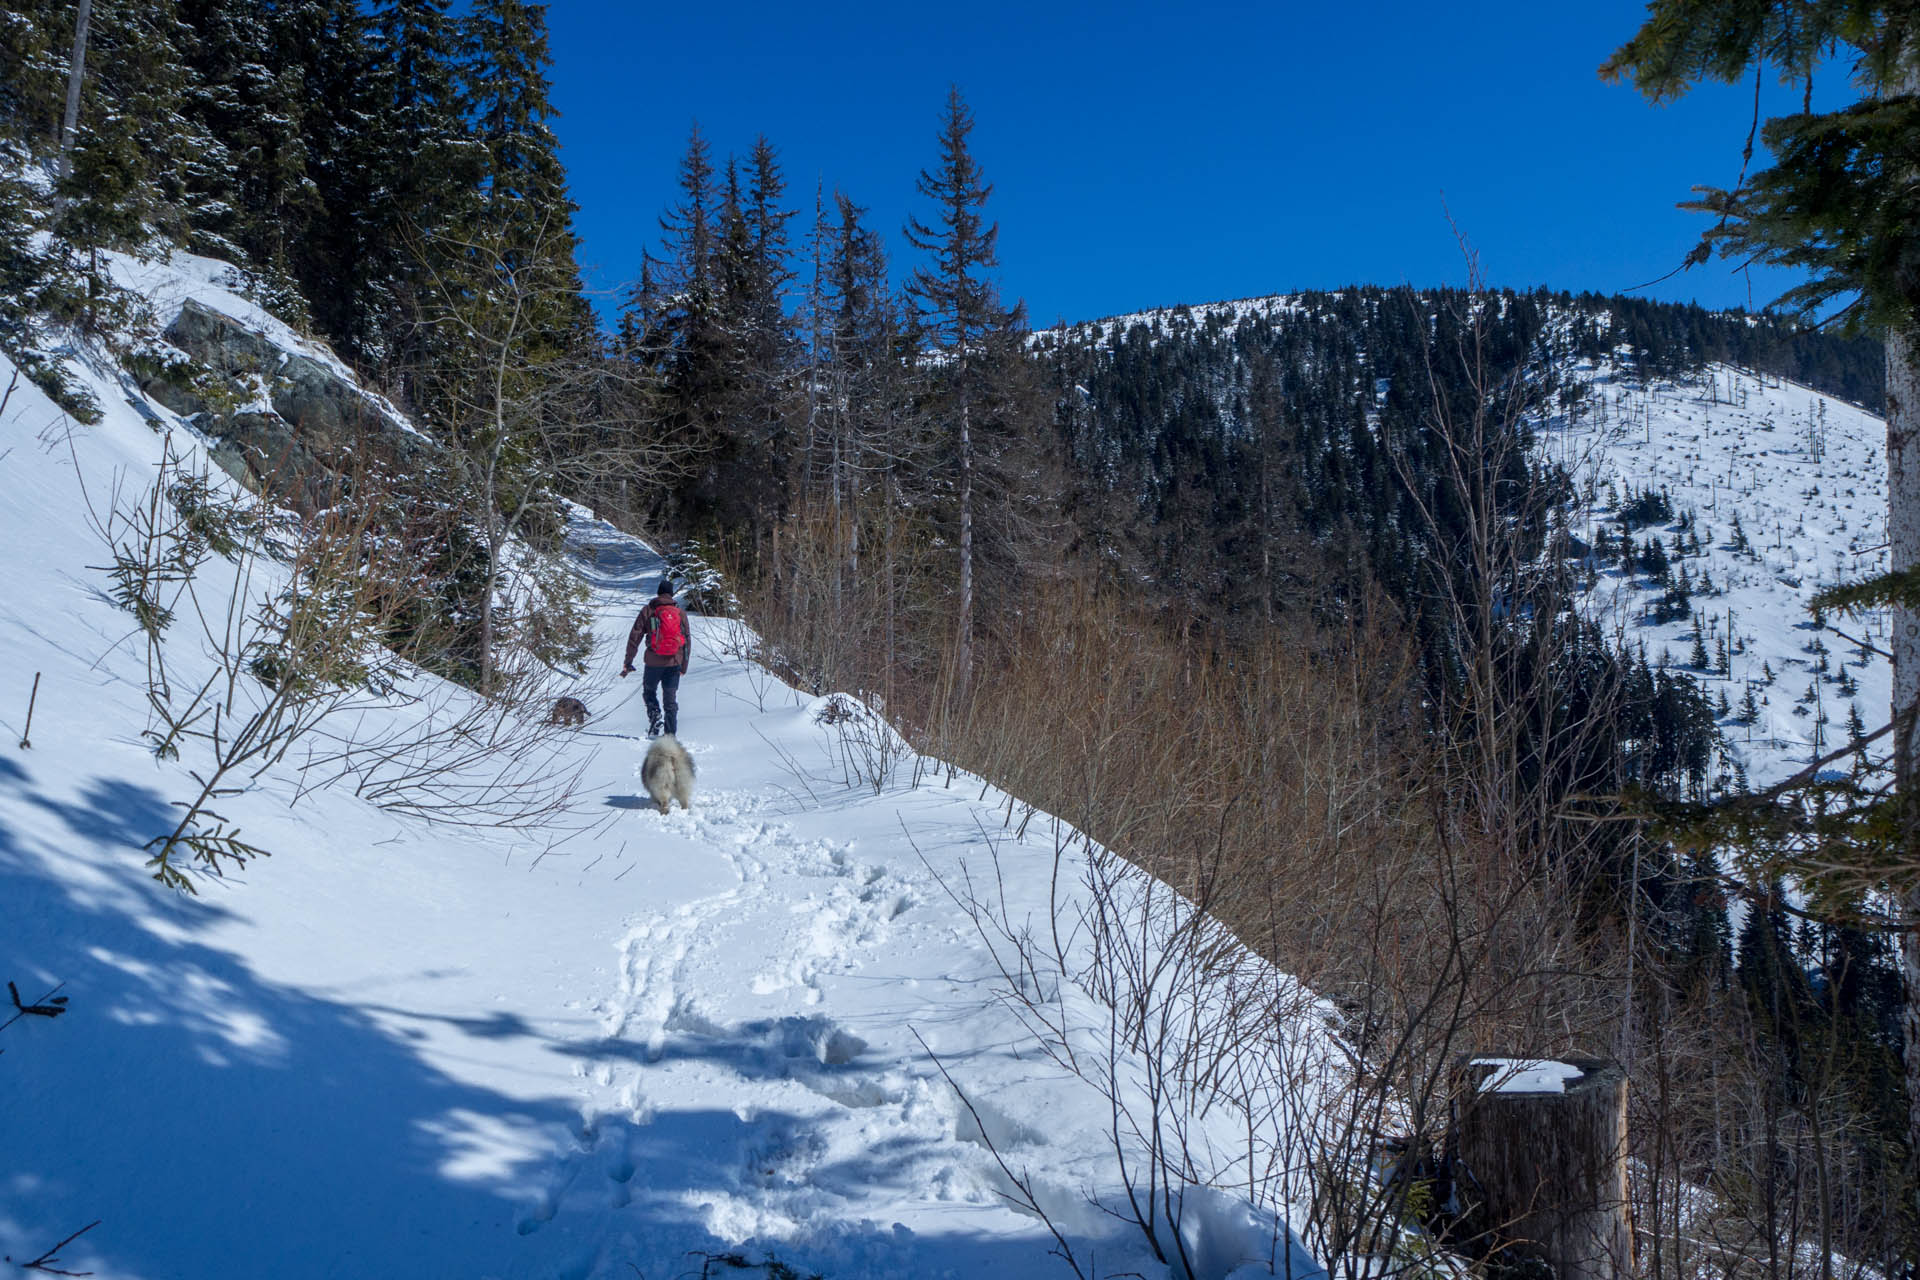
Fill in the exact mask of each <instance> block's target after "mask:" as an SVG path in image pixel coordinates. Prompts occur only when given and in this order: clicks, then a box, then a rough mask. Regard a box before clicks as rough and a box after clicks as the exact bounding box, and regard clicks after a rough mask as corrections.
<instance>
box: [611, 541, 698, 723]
mask: <svg viewBox="0 0 1920 1280" xmlns="http://www.w3.org/2000/svg"><path fill="white" fill-rule="evenodd" d="M642 640H644V641H646V645H647V653H646V657H645V658H644V659H642V661H643V663H644V665H645V666H646V669H647V672H646V674H645V675H644V676H642V677H641V678H640V691H641V695H642V696H643V697H644V698H645V699H646V703H647V736H648V737H649V738H657V737H659V736H660V732H661V729H662V721H661V716H660V710H661V708H660V703H661V700H662V699H661V695H662V694H664V695H665V701H666V720H665V725H664V727H665V730H666V732H668V733H673V732H675V731H676V730H677V729H678V728H679V722H680V677H681V676H683V675H685V674H686V672H687V662H688V660H689V659H690V658H692V656H693V634H692V632H690V631H688V630H687V611H686V610H685V609H682V608H681V607H680V606H679V605H677V604H675V603H674V602H673V580H672V579H671V578H662V579H660V588H659V590H658V591H656V592H655V593H654V596H653V599H651V600H649V601H647V605H646V607H645V608H644V609H642V610H640V616H639V617H637V618H635V619H634V620H633V630H632V631H629V632H628V633H627V661H626V664H625V665H624V666H622V667H621V668H620V674H621V675H622V676H623V677H624V676H629V675H632V674H633V655H634V653H635V652H636V651H637V650H638V649H639V648H640V643H641V641H642Z"/></svg>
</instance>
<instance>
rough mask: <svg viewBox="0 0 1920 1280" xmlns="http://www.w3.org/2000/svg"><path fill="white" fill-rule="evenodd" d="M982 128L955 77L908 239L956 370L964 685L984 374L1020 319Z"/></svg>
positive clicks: (926, 314)
mask: <svg viewBox="0 0 1920 1280" xmlns="http://www.w3.org/2000/svg"><path fill="white" fill-rule="evenodd" d="M972 132H973V112H972V111H971V110H969V109H968V107H967V104H966V101H965V100H964V99H963V98H962V97H961V96H960V89H959V87H958V86H957V85H956V86H953V87H952V88H950V89H949V90H948V91H947V105H946V112H945V115H944V118H943V119H942V121H941V127H940V140H939V145H940V158H939V160H938V161H937V162H936V164H935V165H934V167H933V168H931V169H922V170H921V171H920V178H919V181H918V182H917V184H916V189H917V190H918V191H919V193H920V195H921V196H922V197H924V198H925V199H927V200H929V201H931V202H932V204H933V212H932V213H931V214H930V215H929V216H928V218H927V219H926V220H922V219H920V218H918V217H915V218H910V219H909V220H908V222H907V226H906V235H907V240H908V242H909V243H910V244H912V245H913V247H914V248H916V249H918V250H920V251H921V252H923V253H926V254H930V255H932V262H931V263H930V264H929V265H927V266H923V267H919V268H916V269H915V270H914V273H913V277H912V280H911V281H910V282H909V284H908V285H907V292H908V295H909V296H910V297H912V298H913V300H914V302H915V303H916V304H917V306H918V308H919V313H920V320H921V323H922V326H923V329H924V332H925V334H926V336H927V338H928V339H929V340H930V341H931V342H932V343H933V344H934V346H935V347H937V348H938V349H939V350H940V351H941V352H942V353H943V355H944V357H945V360H946V362H947V369H948V373H947V377H946V378H945V380H944V381H945V390H946V404H947V412H948V414H949V418H950V422H951V430H952V436H953V460H954V470H955V473H956V475H955V493H956V495H957V500H958V505H959V534H958V538H957V545H958V549H959V582H958V618H957V620H956V622H955V639H956V643H957V645H958V650H957V654H956V662H957V667H958V671H957V677H956V681H955V688H956V689H958V690H960V691H964V690H965V689H966V687H967V684H968V681H969V680H970V678H971V672H972V667H973V627H974V619H973V590H974V586H973V575H974V505H975V492H974V488H975V465H974V431H975V416H976V414H977V412H978V411H979V409H980V407H981V405H982V403H983V401H984V399H985V389H984V388H983V386H982V385H981V374H982V372H983V365H984V364H985V363H986V360H987V358H988V354H989V351H990V350H991V349H992V347H993V346H994V344H995V343H996V342H997V341H998V340H1000V339H1002V338H1003V337H1004V336H1005V335H1006V334H1008V333H1009V332H1011V331H1012V330H1014V329H1016V328H1017V327H1018V325H1019V321H1020V317H1019V313H1018V309H1017V308H1014V309H1009V308H1006V307H1003V306H1002V305H1001V303H1000V296H999V291H998V289H997V288H996V287H995V285H994V282H993V278H992V276H991V275H990V274H989V273H990V272H992V271H993V270H994V269H995V268H996V267H998V266H999V265H1000V259H999V255H998V252H997V249H996V242H997V241H998V240H999V237H1000V228H999V225H998V224H997V223H989V222H988V221H987V220H986V212H985V211H986V203H987V198H988V197H989V196H991V195H992V194H993V187H992V185H991V184H990V183H988V182H987V181H986V179H985V176H984V175H983V174H982V173H981V171H980V167H979V165H978V164H977V163H976V162H975V161H974V158H973V153H972V151H971V149H970V147H969V144H968V138H969V136H970V135H971V134H972Z"/></svg>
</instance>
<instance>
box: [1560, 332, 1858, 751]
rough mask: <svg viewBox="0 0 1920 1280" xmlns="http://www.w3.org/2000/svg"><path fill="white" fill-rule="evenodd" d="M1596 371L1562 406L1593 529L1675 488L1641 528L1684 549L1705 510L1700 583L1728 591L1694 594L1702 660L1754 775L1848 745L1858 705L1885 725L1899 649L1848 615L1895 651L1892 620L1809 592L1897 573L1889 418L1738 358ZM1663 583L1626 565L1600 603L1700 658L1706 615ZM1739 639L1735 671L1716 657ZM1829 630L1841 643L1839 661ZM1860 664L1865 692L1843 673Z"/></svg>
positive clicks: (1668, 649) (1673, 654)
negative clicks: (1840, 607) (1678, 600)
mask: <svg viewBox="0 0 1920 1280" xmlns="http://www.w3.org/2000/svg"><path fill="white" fill-rule="evenodd" d="M1582 372H1583V376H1584V378H1585V380H1586V382H1587V384H1588V386H1589V387H1590V393H1589V395H1588V397H1587V398H1586V400H1585V402H1583V403H1581V404H1579V405H1578V406H1577V407H1576V409H1575V410H1574V411H1573V412H1572V413H1570V414H1565V415H1562V416H1560V417H1559V418H1557V419H1555V421H1554V422H1553V424H1552V427H1551V429H1550V430H1549V431H1548V432H1546V433H1544V440H1545V448H1546V449H1547V450H1548V451H1549V454H1550V455H1551V456H1553V457H1555V458H1556V459H1557V460H1559V461H1561V462H1562V463H1563V464H1564V465H1565V466H1566V467H1567V469H1568V470H1569V471H1570V472H1571V473H1572V474H1573V475H1574V476H1575V477H1576V479H1577V480H1578V481H1579V482H1580V485H1581V487H1582V490H1583V492H1584V493H1586V494H1588V495H1589V496H1590V498H1591V501H1590V502H1589V503H1588V504H1587V506H1586V509H1585V511H1584V513H1583V514H1584V527H1583V529H1582V534H1583V536H1584V537H1585V538H1586V539H1587V540H1588V541H1589V542H1591V541H1592V540H1593V539H1594V537H1595V535H1596V534H1597V532H1598V530H1599V529H1600V527H1601V526H1602V525H1603V524H1605V525H1607V526H1609V527H1610V529H1611V530H1613V531H1614V533H1615V536H1617V533H1618V529H1619V523H1618V520H1617V516H1618V513H1619V501H1621V500H1624V498H1625V496H1626V495H1627V494H1628V493H1629V492H1634V493H1638V492H1642V491H1645V490H1648V489H1655V490H1663V491H1665V492H1666V493H1667V494H1668V495H1669V497H1670V499H1671V502H1672V507H1673V516H1674V518H1673V519H1672V520H1663V521H1660V522H1659V523H1657V524H1655V525H1651V526H1648V527H1644V528H1640V529H1638V530H1636V531H1635V533H1634V535H1633V536H1634V537H1635V539H1636V540H1638V541H1640V542H1644V541H1645V540H1646V539H1647V538H1648V537H1650V536H1658V537H1660V538H1661V539H1662V541H1663V542H1664V543H1666V544H1667V545H1668V546H1669V547H1671V545H1672V543H1673V539H1674V537H1675V535H1676V534H1678V533H1679V532H1680V529H1679V521H1680V520H1681V518H1682V517H1683V516H1685V515H1687V514H1688V513H1691V515H1692V517H1693V521H1694V525H1695V528H1694V533H1695V535H1696V536H1697V537H1698V539H1699V541H1700V544H1701V551H1700V553H1699V554H1697V555H1689V556H1687V557H1686V558H1685V559H1684V563H1685V565H1686V567H1687V570H1688V573H1689V576H1690V578H1691V579H1692V580H1693V581H1694V582H1695V583H1699V582H1701V581H1703V580H1706V579H1710V580H1711V582H1712V584H1713V587H1714V588H1715V590H1714V591H1713V592H1712V593H1703V592H1700V591H1696V592H1695V593H1694V596H1693V601H1692V609H1693V611H1694V612H1695V613H1697V614H1700V615H1701V616H1702V634H1703V636H1704V640H1705V648H1706V650H1707V653H1708V667H1709V669H1708V670H1705V671H1693V672H1692V674H1694V675H1695V676H1696V677H1697V678H1699V679H1700V680H1701V681H1702V683H1703V685H1704V686H1705V687H1706V689H1707V691H1708V693H1709V695H1710V696H1714V697H1718V696H1719V695H1720V694H1722V693H1724V694H1725V695H1726V698H1727V701H1728V703H1729V705H1730V706H1731V708H1732V711H1733V714H1732V715H1730V716H1724V717H1722V720H1721V723H1722V727H1723V729H1724V731H1725V733H1726V735H1727V738H1728V743H1729V747H1730V750H1731V752H1732V755H1733V758H1734V760H1736V761H1738V762H1739V763H1740V764H1741V765H1742V766H1744V768H1745V771H1746V773H1747V775H1748V778H1749V780H1750V781H1751V782H1752V783H1753V784H1754V785H1756V786H1759V785H1764V784H1766V783H1769V782H1773V781H1776V780H1778V779H1780V778H1782V777H1785V776H1787V775H1788V774H1791V773H1793V772H1795V771H1796V770H1797V769H1799V768H1801V767H1803V766H1804V765H1805V764H1806V763H1807V762H1808V761H1809V760H1810V759H1812V758H1813V754H1814V748H1815V743H1816V739H1817V740H1818V741H1820V742H1821V743H1823V744H1824V747H1825V749H1826V750H1828V751H1831V750H1834V749H1837V748H1838V747H1840V746H1842V745H1844V744H1845V742H1846V740H1847V719H1848V711H1849V706H1850V705H1857V706H1858V708H1859V710H1860V715H1861V719H1862V720H1863V721H1864V723H1865V724H1866V725H1867V726H1868V727H1869V729H1871V728H1872V727H1873V726H1875V725H1877V724H1879V723H1881V722H1882V721H1884V719H1885V718H1886V708H1887V703H1888V697H1889V694H1890V681H1891V669H1890V667H1889V665H1888V663H1887V660H1886V659H1885V658H1884V657H1882V656H1879V655H1878V654H1871V653H1861V652H1859V651H1858V650H1857V647H1856V645H1855V644H1854V643H1852V642H1851V641H1849V640H1848V639H1846V638H1843V637H1842V636H1841V635H1840V634H1837V633H1836V630H1835V628H1837V630H1838V632H1844V633H1845V634H1846V636H1850V637H1852V638H1853V640H1860V641H1866V642H1868V643H1869V644H1870V645H1872V646H1874V647H1876V648H1881V649H1884V648H1885V647H1886V646H1885V641H1886V626H1887V622H1886V618H1885V617H1884V616H1875V617H1870V618H1866V619H1862V620H1852V619H1842V618H1836V619H1829V620H1828V621H1829V623H1830V626H1829V628H1828V629H1827V630H1826V631H1824V632H1823V631H1819V630H1816V628H1815V626H1814V623H1813V620H1812V618H1811V616H1810V614H1809V612H1808V608H1807V605H1808V601H1809V600H1810V599H1811V598H1812V596H1813V595H1814V593H1815V592H1817V591H1818V590H1820V589H1821V588H1823V587H1827V586H1831V585H1833V584H1835V583H1838V582H1845V581H1850V580H1854V579H1858V578H1862V577H1867V576H1870V575H1872V574H1875V573H1880V572H1884V571H1885V568H1886V511H1887V479H1886V424H1885V423H1884V422H1883V421H1882V420H1881V419H1880V418H1878V417H1876V416H1874V415H1873V414H1871V413H1869V412H1867V411H1866V410H1864V409H1861V408H1859V407H1858V406H1856V405H1851V404H1848V403H1846V402H1845V401H1842V400H1836V399H1834V398H1832V397H1830V396H1824V395H1821V394H1820V393H1819V392H1817V391H1813V390H1812V389H1810V388H1807V387H1804V386H1800V385H1798V384H1796V383H1792V382H1786V381H1783V380H1781V379H1778V378H1772V377H1762V376H1757V375H1755V374H1751V373H1747V372H1744V371H1740V370H1736V369H1732V368H1729V367H1727V366H1724V365H1715V366H1711V367H1710V368H1709V369H1707V370H1706V371H1705V372H1704V373H1703V374H1702V376H1700V377H1699V378H1697V379H1694V380H1692V381H1689V382H1686V383H1681V384H1675V383H1672V382H1665V381H1659V382H1654V383H1652V384H1648V383H1646V382H1644V381H1642V380H1640V379H1638V378H1634V377H1631V376H1626V375H1623V374H1621V373H1620V372H1619V371H1617V370H1613V369H1600V370H1594V369H1591V368H1589V369H1585V370H1583V371H1582ZM1736 520H1737V521H1738V526H1739V529H1740V531H1741V533H1742V534H1744V542H1745V547H1744V548H1743V549H1736V547H1735V542H1736V538H1735V532H1734V529H1735V522H1736ZM1688 545H1691V543H1690V542H1689V543H1688ZM1681 563H1682V561H1678V560H1676V561H1675V563H1674V566H1673V572H1674V573H1675V574H1677V573H1678V572H1679V569H1680V564H1681ZM1661 594H1662V593H1661V591H1660V590H1658V589H1656V588H1654V587H1653V586H1652V585H1651V584H1650V583H1649V582H1648V580H1647V579H1646V578H1645V576H1644V575H1638V574H1628V573H1626V572H1624V571H1623V570H1622V568H1621V566H1620V565H1619V564H1617V563H1612V564H1609V565H1608V566H1606V568H1605V569H1604V571H1603V572H1602V573H1601V575H1600V580H1599V584H1598V585H1597V586H1596V587H1595V589H1594V590H1593V592H1592V593H1591V595H1590V599H1589V606H1590V607H1591V608H1592V610H1593V611H1594V613H1595V614H1596V615H1597V616H1599V617H1602V618H1604V619H1607V620H1609V621H1610V622H1611V623H1612V625H1614V626H1615V627H1616V628H1617V629H1618V632H1619V634H1621V635H1622V636H1623V637H1625V638H1626V639H1627V640H1628V641H1629V642H1631V643H1634V644H1636V645H1637V644H1640V643H1644V644H1645V645H1646V646H1647V650H1648V653H1649V655H1650V656H1651V657H1652V658H1653V659H1654V660H1655V661H1658V659H1659V656H1660V655H1661V654H1662V653H1665V654H1666V655H1668V656H1669V658H1670V660H1671V661H1672V663H1673V664H1674V665H1675V666H1677V667H1682V668H1688V667H1689V662H1690V659H1691V658H1692V657H1693V625H1692V623H1691V622H1690V621H1687V620H1675V621H1672V622H1668V623H1664V624H1662V623H1656V622H1654V621H1653V620H1652V618H1651V617H1650V616H1649V614H1650V609H1651V605H1652V603H1653V601H1654V600H1656V599H1657V598H1658V597H1659V596H1660V595H1661ZM1723 640H1724V641H1726V642H1727V650H1728V652H1727V660H1728V661H1727V669H1726V670H1725V671H1721V670H1715V669H1712V668H1714V667H1716V665H1717V659H1718V656H1719V648H1720V643H1721V642H1722V641H1723ZM1815 645H1823V646H1824V647H1825V649H1826V650H1827V652H1826V654H1825V670H1824V672H1822V671H1821V670H1819V668H1820V665H1821V661H1822V655H1821V654H1820V653H1819V652H1817V651H1815V650H1814V648H1813V646H1815ZM1768 672H1771V676H1772V678H1771V680H1769V679H1768V674H1767V673H1768ZM1843 672H1844V673H1845V676H1846V678H1847V682H1848V684H1849V685H1857V686H1858V689H1857V692H1854V693H1851V694H1849V693H1848V692H1847V691H1846V689H1845V688H1843V687H1842V684H1841V678H1842V674H1843ZM1809 687H1811V688H1812V689H1813V691H1814V695H1815V696H1814V699H1813V700H1812V701H1808V700H1807V690H1808V689H1809ZM1749 689H1751V690H1752V693H1753V703H1754V706H1755V708H1756V709H1757V711H1758V715H1757V716H1756V717H1755V718H1754V719H1753V720H1752V721H1751V722H1750V723H1749V722H1747V721H1746V720H1745V719H1744V718H1743V717H1742V715H1741V710H1742V707H1743V704H1744V703H1745V701H1746V697H1747V693H1748V690H1749ZM1823 715H1824V716H1825V717H1826V723H1825V724H1824V725H1822V724H1821V723H1820V720H1821V717H1822V716H1823Z"/></svg>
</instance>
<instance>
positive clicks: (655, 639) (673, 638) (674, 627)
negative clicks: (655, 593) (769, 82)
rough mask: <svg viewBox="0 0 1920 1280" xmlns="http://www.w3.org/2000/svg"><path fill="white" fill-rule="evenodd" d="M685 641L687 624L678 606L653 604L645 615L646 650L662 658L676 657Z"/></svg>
mask: <svg viewBox="0 0 1920 1280" xmlns="http://www.w3.org/2000/svg"><path fill="white" fill-rule="evenodd" d="M686 643H687V624H686V618H685V616H684V615H683V614H682V613H681V612H680V606H679V605H677V604H669V605H655V606H654V607H653V611H652V612H651V613H650V614H648V615H647V652H648V653H651V654H654V655H656V656H658V657H662V658H677V657H679V656H680V650H681V649H682V648H684V647H685V646H686Z"/></svg>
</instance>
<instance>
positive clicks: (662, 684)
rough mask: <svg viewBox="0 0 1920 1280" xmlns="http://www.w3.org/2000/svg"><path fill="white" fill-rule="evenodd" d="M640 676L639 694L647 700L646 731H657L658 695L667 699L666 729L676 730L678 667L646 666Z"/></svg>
mask: <svg viewBox="0 0 1920 1280" xmlns="http://www.w3.org/2000/svg"><path fill="white" fill-rule="evenodd" d="M643 672H644V674H643V675H642V676H641V677H640V694H641V696H642V697H643V698H645V699H646V702H647V732H648V733H658V732H660V729H661V724H660V695H661V694H665V695H666V700H667V721H666V731H667V732H668V733H674V732H677V731H678V726H679V723H680V668H679V667H646V668H643Z"/></svg>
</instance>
